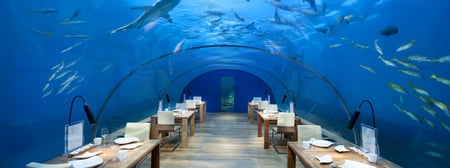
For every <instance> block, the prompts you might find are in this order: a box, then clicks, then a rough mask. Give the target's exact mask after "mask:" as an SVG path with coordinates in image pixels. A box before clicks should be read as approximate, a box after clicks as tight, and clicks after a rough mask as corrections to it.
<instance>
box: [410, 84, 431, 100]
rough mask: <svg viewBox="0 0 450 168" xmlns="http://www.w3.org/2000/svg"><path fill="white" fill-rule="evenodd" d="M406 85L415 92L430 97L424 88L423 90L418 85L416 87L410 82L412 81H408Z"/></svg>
mask: <svg viewBox="0 0 450 168" xmlns="http://www.w3.org/2000/svg"><path fill="white" fill-rule="evenodd" d="M408 86H409V87H410V88H411V89H413V90H414V91H416V92H417V93H419V94H421V95H424V96H428V97H430V94H429V93H428V92H427V91H426V90H423V89H422V88H419V87H417V86H414V84H412V83H408Z"/></svg>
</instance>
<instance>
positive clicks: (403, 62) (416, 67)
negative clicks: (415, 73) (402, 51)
mask: <svg viewBox="0 0 450 168" xmlns="http://www.w3.org/2000/svg"><path fill="white" fill-rule="evenodd" d="M391 60H392V61H394V62H397V63H398V64H400V65H402V66H404V67H406V68H410V69H415V70H420V68H419V67H418V66H417V65H414V64H412V63H409V62H406V61H402V60H399V59H397V58H392V59H391Z"/></svg>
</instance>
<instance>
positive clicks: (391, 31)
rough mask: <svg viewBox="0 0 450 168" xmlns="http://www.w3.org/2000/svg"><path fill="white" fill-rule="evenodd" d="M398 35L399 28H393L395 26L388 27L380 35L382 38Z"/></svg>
mask: <svg viewBox="0 0 450 168" xmlns="http://www.w3.org/2000/svg"><path fill="white" fill-rule="evenodd" d="M397 33H398V28H397V26H393V25H391V26H388V27H386V28H385V29H383V30H381V31H380V34H381V35H382V36H391V35H394V34H397Z"/></svg>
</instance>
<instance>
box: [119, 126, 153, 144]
mask: <svg viewBox="0 0 450 168" xmlns="http://www.w3.org/2000/svg"><path fill="white" fill-rule="evenodd" d="M124 136H125V137H137V138H139V140H146V139H149V138H150V123H144V122H127V125H126V126H125V135H124Z"/></svg>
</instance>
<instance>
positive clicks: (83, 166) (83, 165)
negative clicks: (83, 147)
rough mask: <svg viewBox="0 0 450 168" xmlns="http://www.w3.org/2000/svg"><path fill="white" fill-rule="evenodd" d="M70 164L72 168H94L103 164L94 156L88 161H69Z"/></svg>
mask: <svg viewBox="0 0 450 168" xmlns="http://www.w3.org/2000/svg"><path fill="white" fill-rule="evenodd" d="M69 163H70V164H72V166H73V168H87V167H95V166H98V165H100V164H102V163H103V159H102V158H101V157H100V156H94V157H91V158H89V159H83V160H72V161H69Z"/></svg>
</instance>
